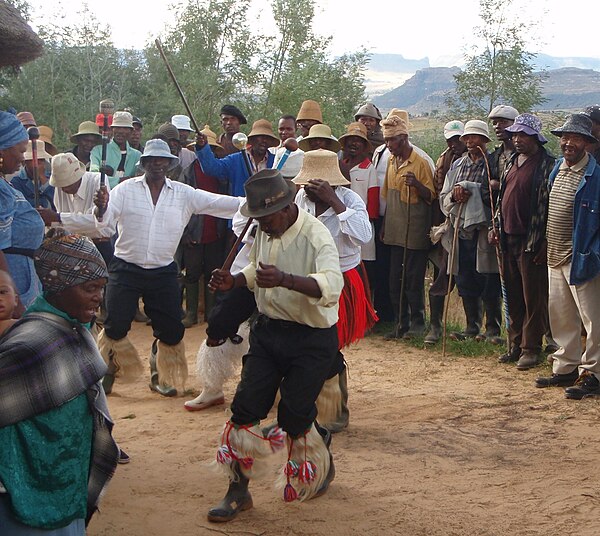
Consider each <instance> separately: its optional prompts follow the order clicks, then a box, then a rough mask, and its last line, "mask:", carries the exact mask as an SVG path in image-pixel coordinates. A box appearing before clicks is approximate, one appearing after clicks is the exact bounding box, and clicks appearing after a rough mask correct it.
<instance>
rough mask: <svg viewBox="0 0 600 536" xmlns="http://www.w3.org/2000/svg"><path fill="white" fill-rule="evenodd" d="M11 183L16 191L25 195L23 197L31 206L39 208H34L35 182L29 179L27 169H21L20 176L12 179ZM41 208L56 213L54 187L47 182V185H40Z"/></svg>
mask: <svg viewBox="0 0 600 536" xmlns="http://www.w3.org/2000/svg"><path fill="white" fill-rule="evenodd" d="M10 183H11V184H12V185H13V187H14V188H15V189H16V190H19V192H21V193H22V194H23V197H24V198H25V199H27V201H29V204H30V205H31V206H32V207H33V208H37V207H35V206H34V205H35V202H34V201H35V189H34V187H33V180H31V179H30V178H29V175H27V170H26V169H25V168H21V171H20V172H19V174H18V175H15V176H14V177H13V178H12V179H10ZM40 206H41V207H44V208H51V209H52V210H54V211H56V207H55V206H54V186H52V185H51V184H50V183H49V182H48V181H47V180H46V182H45V184H41V183H40Z"/></svg>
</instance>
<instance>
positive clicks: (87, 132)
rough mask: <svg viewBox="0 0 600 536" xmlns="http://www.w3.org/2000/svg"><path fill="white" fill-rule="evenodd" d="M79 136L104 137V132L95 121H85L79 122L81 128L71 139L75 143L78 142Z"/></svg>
mask: <svg viewBox="0 0 600 536" xmlns="http://www.w3.org/2000/svg"><path fill="white" fill-rule="evenodd" d="M78 136H97V137H98V138H102V134H100V131H99V130H98V125H97V124H96V123H94V121H83V122H82V123H79V128H78V129H77V132H75V134H73V135H72V136H71V138H70V139H71V141H72V142H73V143H77V138H78Z"/></svg>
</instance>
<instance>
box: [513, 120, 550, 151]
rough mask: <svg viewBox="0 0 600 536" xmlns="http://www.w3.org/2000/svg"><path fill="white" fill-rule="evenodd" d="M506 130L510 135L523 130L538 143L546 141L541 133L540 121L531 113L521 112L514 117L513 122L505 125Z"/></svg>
mask: <svg viewBox="0 0 600 536" xmlns="http://www.w3.org/2000/svg"><path fill="white" fill-rule="evenodd" d="M505 130H506V132H510V133H511V135H512V134H514V133H515V132H524V133H525V134H527V135H528V136H535V137H536V138H537V140H538V141H539V142H540V143H542V144H543V143H548V140H547V139H546V138H545V137H544V136H543V134H542V122H541V121H540V119H539V118H538V117H536V116H535V115H533V114H521V115H518V116H517V117H516V118H515V122H514V123H513V124H512V125H510V126H509V127H507V128H506V129H505Z"/></svg>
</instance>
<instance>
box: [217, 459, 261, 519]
mask: <svg viewBox="0 0 600 536" xmlns="http://www.w3.org/2000/svg"><path fill="white" fill-rule="evenodd" d="M231 468H232V469H233V472H234V473H235V478H234V479H233V480H230V481H229V488H228V489H227V493H226V494H225V497H223V500H222V501H221V502H220V503H219V504H218V505H217V506H215V507H214V508H211V509H210V510H209V511H208V516H207V517H208V520H209V521H213V522H215V523H225V522H226V521H231V520H232V519H234V518H235V517H236V516H237V515H238V514H239V513H240V512H243V511H244V510H250V508H252V506H253V504H252V495H250V492H249V491H248V483H249V479H248V478H246V477H245V476H244V475H243V473H242V471H241V470H240V464H239V462H233V465H232V466H231Z"/></svg>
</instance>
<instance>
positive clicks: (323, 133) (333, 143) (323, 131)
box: [298, 124, 341, 153]
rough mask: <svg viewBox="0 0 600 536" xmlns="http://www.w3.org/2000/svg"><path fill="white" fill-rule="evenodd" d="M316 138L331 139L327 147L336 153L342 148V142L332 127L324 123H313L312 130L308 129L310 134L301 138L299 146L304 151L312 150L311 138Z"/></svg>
mask: <svg viewBox="0 0 600 536" xmlns="http://www.w3.org/2000/svg"><path fill="white" fill-rule="evenodd" d="M315 138H321V139H326V140H329V142H328V145H327V149H329V150H330V151H333V152H334V153H337V152H338V151H339V150H340V149H341V145H340V142H339V141H338V140H337V138H336V137H335V136H334V135H333V134H332V133H331V128H330V127H329V126H327V125H322V124H318V125H313V126H312V127H310V130H309V131H308V136H306V138H302V139H301V140H300V143H298V146H299V147H300V149H302V150H303V151H304V152H308V151H310V150H311V149H310V143H309V140H314V139H315Z"/></svg>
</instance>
